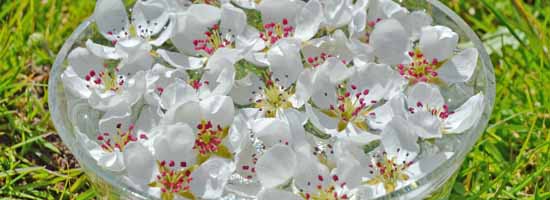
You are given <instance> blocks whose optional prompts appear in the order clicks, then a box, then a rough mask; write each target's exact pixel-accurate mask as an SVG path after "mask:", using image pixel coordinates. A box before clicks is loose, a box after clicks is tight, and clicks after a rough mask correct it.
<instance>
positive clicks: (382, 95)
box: [348, 63, 407, 102]
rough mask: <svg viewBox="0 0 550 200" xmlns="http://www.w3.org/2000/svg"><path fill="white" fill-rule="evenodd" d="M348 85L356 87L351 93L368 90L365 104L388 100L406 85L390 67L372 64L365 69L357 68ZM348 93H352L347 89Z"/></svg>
mask: <svg viewBox="0 0 550 200" xmlns="http://www.w3.org/2000/svg"><path fill="white" fill-rule="evenodd" d="M350 83H351V84H352V85H355V86H357V91H354V92H352V93H356V92H362V91H364V90H366V89H368V90H369V94H368V95H367V96H366V97H365V101H366V102H370V101H371V100H375V101H379V100H381V99H390V98H392V97H393V96H395V95H397V94H398V93H399V92H400V91H401V90H403V87H404V86H405V85H406V84H407V82H406V81H405V80H404V79H403V78H402V77H401V76H400V75H399V73H397V72H396V71H395V70H393V69H391V67H390V66H388V65H385V64H374V63H371V64H368V65H367V66H366V67H358V68H357V72H356V73H355V75H354V76H352V77H351V79H350ZM348 85H349V84H348ZM350 87H351V86H350ZM348 91H353V89H351V88H348Z"/></svg>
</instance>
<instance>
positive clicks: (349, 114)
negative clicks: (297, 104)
mask: <svg viewBox="0 0 550 200" xmlns="http://www.w3.org/2000/svg"><path fill="white" fill-rule="evenodd" d="M340 71H341V70H340ZM331 74H334V73H331ZM332 77H334V76H332ZM321 80H323V79H321ZM324 80H325V81H319V82H318V83H315V84H314V85H316V86H317V87H318V89H317V90H316V91H315V93H314V94H313V95H312V101H313V103H314V104H313V105H309V104H306V110H307V113H308V116H309V119H310V121H311V122H312V123H313V124H314V125H315V126H316V127H317V128H319V129H320V130H321V131H324V132H326V133H328V134H330V135H332V136H334V137H344V138H353V139H355V140H362V141H364V142H369V141H371V140H373V139H376V137H375V135H372V134H370V133H369V131H370V130H371V129H370V128H369V123H376V124H380V123H382V124H383V123H384V120H389V119H391V117H390V118H383V119H377V116H376V113H377V112H376V109H377V108H378V107H379V106H380V103H382V101H383V100H388V99H391V98H392V97H393V96H395V95H397V94H398V92H399V91H400V90H402V87H403V86H404V84H405V82H404V81H402V80H401V79H400V77H399V75H398V74H397V73H396V72H395V71H393V70H392V69H391V68H390V67H389V66H387V65H383V64H369V65H366V66H357V67H355V71H354V75H353V76H352V77H351V78H350V79H349V81H348V82H347V83H345V84H344V83H340V82H338V81H327V80H326V79H324ZM371 121H372V122H371Z"/></svg>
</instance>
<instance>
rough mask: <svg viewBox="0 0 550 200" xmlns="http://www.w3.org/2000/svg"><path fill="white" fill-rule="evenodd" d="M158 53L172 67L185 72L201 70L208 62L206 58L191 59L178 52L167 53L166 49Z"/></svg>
mask: <svg viewBox="0 0 550 200" xmlns="http://www.w3.org/2000/svg"><path fill="white" fill-rule="evenodd" d="M157 53H158V54H159V55H160V57H161V58H162V59H164V61H166V62H168V63H169V64H170V65H172V66H174V67H176V68H181V69H185V70H194V69H199V68H201V67H202V66H203V64H204V63H205V61H206V60H205V59H204V58H197V57H191V56H187V55H185V54H182V53H178V52H172V51H166V50H164V49H159V50H157Z"/></svg>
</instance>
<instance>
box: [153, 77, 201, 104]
mask: <svg viewBox="0 0 550 200" xmlns="http://www.w3.org/2000/svg"><path fill="white" fill-rule="evenodd" d="M188 101H195V102H198V101H199V99H198V97H197V95H196V91H195V89H194V88H193V87H191V86H190V85H189V84H187V83H186V82H185V81H182V80H175V81H174V82H173V83H172V84H170V85H169V86H167V87H166V88H164V92H163V93H162V96H161V104H162V107H163V108H165V109H170V108H172V106H176V105H178V104H182V103H185V102H188Z"/></svg>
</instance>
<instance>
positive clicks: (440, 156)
mask: <svg viewBox="0 0 550 200" xmlns="http://www.w3.org/2000/svg"><path fill="white" fill-rule="evenodd" d="M417 138H418V136H416V134H415V133H414V130H412V129H410V127H409V123H408V122H407V121H406V120H405V119H403V118H401V117H397V118H394V120H392V121H391V122H390V124H389V125H388V127H387V128H386V129H385V130H384V131H383V132H382V140H381V141H382V145H381V146H380V147H378V148H377V149H375V150H373V152H372V153H370V154H369V155H370V156H371V158H370V159H369V162H370V163H369V164H368V165H367V166H368V168H367V170H368V173H367V176H366V177H365V178H364V179H366V180H364V182H363V183H364V184H365V185H366V186H367V189H368V190H370V191H371V196H369V197H371V198H372V197H378V196H382V195H384V194H387V193H389V192H392V191H395V190H397V189H399V188H401V187H403V186H405V185H407V184H409V183H411V182H414V181H416V180H418V179H419V178H422V177H423V176H425V175H426V174H428V173H430V172H432V171H433V170H434V169H436V168H437V167H439V166H440V165H441V164H442V163H443V162H444V161H445V160H447V159H449V158H450V157H451V156H453V154H454V153H453V152H437V153H424V154H425V155H422V158H419V157H418V155H419V153H420V147H419V145H418V144H417V140H416V139H417Z"/></svg>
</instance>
